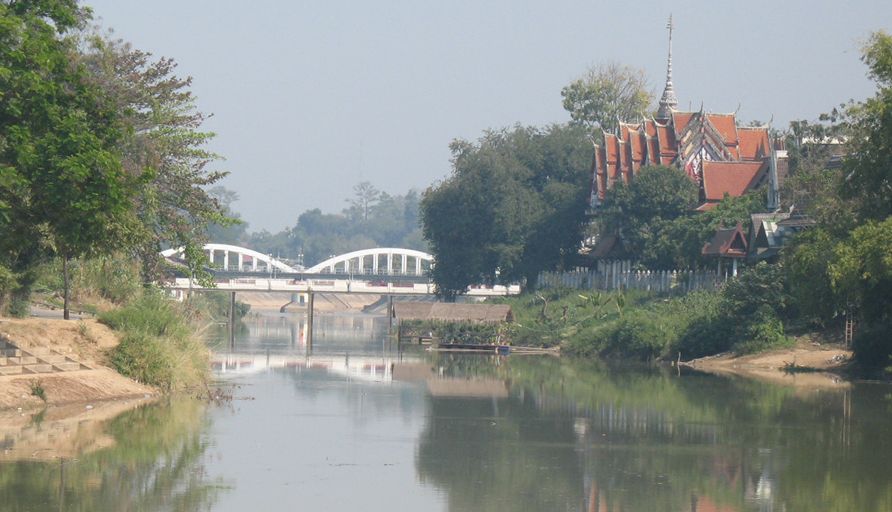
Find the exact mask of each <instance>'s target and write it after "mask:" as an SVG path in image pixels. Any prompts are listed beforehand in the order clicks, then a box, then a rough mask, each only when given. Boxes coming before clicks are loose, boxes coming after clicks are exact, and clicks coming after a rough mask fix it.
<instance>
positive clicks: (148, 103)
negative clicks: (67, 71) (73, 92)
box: [81, 31, 234, 280]
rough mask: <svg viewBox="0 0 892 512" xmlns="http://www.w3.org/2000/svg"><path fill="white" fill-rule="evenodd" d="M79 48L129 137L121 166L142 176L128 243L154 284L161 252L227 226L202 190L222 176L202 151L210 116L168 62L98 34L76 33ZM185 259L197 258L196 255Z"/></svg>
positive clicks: (198, 240) (193, 243)
mask: <svg viewBox="0 0 892 512" xmlns="http://www.w3.org/2000/svg"><path fill="white" fill-rule="evenodd" d="M81 47H82V50H81V52H82V54H81V59H82V61H83V63H84V65H85V66H86V67H87V68H88V69H89V70H90V76H91V80H92V82H93V83H94V84H95V86H96V87H98V88H99V89H101V90H102V91H104V92H105V94H106V96H107V98H108V101H110V103H111V106H112V108H114V109H115V111H116V112H119V113H120V115H121V122H122V125H123V128H124V130H126V133H127V136H126V137H124V138H123V139H122V140H121V141H120V143H119V144H118V147H117V149H118V151H119V152H120V154H121V155H122V159H123V164H124V167H125V169H126V170H127V172H128V173H129V174H130V175H132V176H140V177H142V179H141V180H140V181H139V187H138V200H137V201H136V204H135V207H134V212H135V214H136V215H137V217H138V218H139V219H140V223H139V226H138V229H137V230H136V232H135V233H133V243H132V244H131V246H132V247H134V252H135V253H136V254H137V255H138V256H139V257H140V259H141V260H142V262H143V278H144V279H146V280H152V279H155V278H157V277H158V272H159V263H160V259H159V257H158V252H159V251H160V250H161V249H162V248H164V247H187V248H188V247H192V248H198V247H201V245H202V244H203V243H204V242H205V240H206V239H207V237H206V233H207V230H208V227H209V225H211V224H216V225H218V226H222V227H226V226H229V225H232V224H233V222H234V219H231V218H229V217H227V216H226V215H225V212H226V210H225V207H224V205H222V204H221V203H220V201H219V198H218V197H216V196H215V195H214V194H213V193H211V192H210V191H209V189H208V187H210V186H211V185H213V184H215V183H216V182H218V181H219V180H220V179H222V178H223V177H224V176H225V175H226V173H224V172H220V171H214V170H209V168H208V167H209V165H211V164H212V163H213V162H214V161H216V160H218V159H219V156H218V155H216V154H214V153H212V152H210V151H209V150H208V149H206V144H207V142H208V141H210V140H211V139H212V138H213V137H214V134H213V133H210V132H206V131H202V129H201V127H202V124H203V123H204V121H205V120H206V119H207V117H208V116H207V115H206V114H204V113H202V112H201V111H199V110H198V109H197V107H196V105H195V97H194V95H193V94H192V92H191V91H190V90H189V87H190V86H191V83H192V79H191V78H190V77H186V78H182V77H179V76H177V75H176V74H175V73H176V66H177V65H176V62H175V61H174V60H173V59H170V58H159V59H155V58H154V57H153V56H152V55H151V54H150V53H147V52H144V51H141V50H138V49H135V48H133V47H132V46H131V45H130V44H129V43H126V42H124V41H121V40H118V39H112V38H110V37H108V36H107V35H103V34H99V33H97V32H96V31H93V32H87V33H84V34H83V35H82V37H81ZM186 255H187V256H188V257H199V258H203V256H202V255H201V251H195V250H187V251H186ZM202 262H203V260H202ZM191 266H193V267H195V268H199V267H200V263H199V262H198V261H196V262H191Z"/></svg>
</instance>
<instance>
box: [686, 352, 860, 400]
mask: <svg viewBox="0 0 892 512" xmlns="http://www.w3.org/2000/svg"><path fill="white" fill-rule="evenodd" d="M851 357H852V352H851V351H850V350H847V349H845V348H843V347H841V346H837V345H817V344H813V343H809V342H805V341H800V342H798V343H797V345H796V346H795V347H793V348H788V349H781V350H773V351H769V352H763V353H761V354H754V355H747V356H735V355H732V354H720V355H717V356H710V357H704V358H700V359H694V360H692V361H689V362H687V363H682V364H683V365H684V366H688V367H690V368H695V369H697V370H702V371H706V372H710V373H718V374H724V375H740V376H743V377H750V378H756V379H760V380H766V381H771V382H776V383H783V384H790V385H794V386H797V387H821V388H844V387H848V386H849V383H848V382H847V381H846V380H844V379H842V378H841V377H840V376H839V375H838V374H837V373H835V372H836V371H841V370H842V368H843V367H844V366H845V365H846V364H847V363H848V362H849V361H850V359H851ZM791 368H792V369H793V370H794V371H789V370H790V369H791Z"/></svg>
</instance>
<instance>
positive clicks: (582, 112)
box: [561, 62, 654, 132]
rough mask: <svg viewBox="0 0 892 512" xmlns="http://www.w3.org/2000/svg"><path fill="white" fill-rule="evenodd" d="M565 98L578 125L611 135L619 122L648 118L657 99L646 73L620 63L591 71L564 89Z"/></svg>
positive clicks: (609, 64) (565, 107)
mask: <svg viewBox="0 0 892 512" xmlns="http://www.w3.org/2000/svg"><path fill="white" fill-rule="evenodd" d="M561 96H562V97H563V98H564V109H565V110H567V112H569V113H570V118H571V119H573V122H574V123H576V124H580V125H582V126H585V127H587V128H589V130H591V129H593V128H595V127H600V128H602V129H603V130H605V131H607V132H612V131H614V130H615V129H616V128H617V121H618V120H623V121H627V120H633V119H637V118H639V117H640V116H641V115H646V114H647V113H648V110H649V109H650V107H651V105H652V104H653V100H654V96H653V93H652V92H651V91H650V89H649V87H648V84H647V76H646V74H645V73H644V71H643V70H641V69H635V68H632V67H629V66H624V65H622V64H618V63H616V62H611V63H608V64H604V65H601V66H596V67H592V68H590V69H589V70H588V71H586V73H585V74H584V75H583V76H582V77H580V78H578V79H576V80H574V81H573V82H571V83H570V84H569V85H567V86H566V87H564V88H563V89H562V90H561Z"/></svg>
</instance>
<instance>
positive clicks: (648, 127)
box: [644, 119, 657, 137]
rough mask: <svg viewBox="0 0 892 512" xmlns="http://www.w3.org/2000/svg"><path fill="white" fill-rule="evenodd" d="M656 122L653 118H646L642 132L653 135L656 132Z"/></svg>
mask: <svg viewBox="0 0 892 512" xmlns="http://www.w3.org/2000/svg"><path fill="white" fill-rule="evenodd" d="M656 124H657V123H656V122H655V121H654V120H653V119H647V120H645V121H644V133H646V134H647V136H648V137H653V136H654V135H656V134H657V126H656Z"/></svg>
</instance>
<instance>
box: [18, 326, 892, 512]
mask: <svg viewBox="0 0 892 512" xmlns="http://www.w3.org/2000/svg"><path fill="white" fill-rule="evenodd" d="M317 322H318V324H317V327H316V336H315V338H316V339H315V342H314V344H313V347H312V348H308V347H307V344H306V342H305V333H304V329H303V324H302V321H301V320H300V319H295V318H294V317H286V316H276V315H269V316H263V317H258V318H252V319H250V320H249V321H248V322H247V323H246V324H245V325H244V326H242V328H241V329H240V330H239V332H238V334H237V336H236V339H235V342H234V343H233V344H232V345H230V344H229V343H228V341H227V340H226V339H225V338H222V337H221V339H220V341H219V343H218V345H217V348H216V355H215V357H214V372H215V374H216V375H218V376H219V378H220V379H221V380H222V381H223V382H225V383H226V384H227V385H228V386H234V388H233V392H234V399H233V400H232V401H231V402H230V403H228V404H224V405H213V406H209V405H206V404H203V403H200V402H196V401H190V400H176V401H169V402H165V403H162V404H154V405H142V406H139V407H136V408H133V409H130V410H128V411H126V412H124V413H122V414H120V415H117V416H114V417H111V418H110V419H108V420H102V421H87V420H77V421H76V422H74V423H72V422H71V421H69V422H68V423H66V422H65V420H64V419H58V420H57V419H55V416H54V414H55V413H54V412H53V411H47V412H45V413H43V414H42V415H41V414H36V415H34V416H32V417H30V418H25V420H27V421H22V422H21V425H20V426H19V427H16V428H17V429H18V430H15V429H12V430H11V428H12V427H7V428H5V429H4V430H3V431H2V433H3V435H5V439H4V440H3V447H4V454H3V456H2V457H0V510H11V511H47V510H75V511H105V510H109V511H126V510H139V511H156V510H176V511H192V510H219V511H239V512H244V511H278V510H308V511H317V510H318V511H324V510H332V511H346V510H364V511H379V510H380V511H462V512H464V511H469V512H470V511H548V512H552V511H643V512H653V511H666V512H688V511H700V512H707V511H723V512H730V511H892V463H890V460H892V387H890V386H888V385H884V384H869V383H863V384H862V383H859V384H853V385H848V384H845V383H834V382H832V381H829V380H821V379H817V378H815V376H808V375H803V376H802V379H800V380H804V381H806V383H808V382H810V381H814V384H813V385H805V386H799V387H793V386H787V385H779V384H769V383H764V382H756V381H752V380H745V379H739V378H725V377H715V376H708V375H701V374H695V373H683V374H681V375H679V374H678V373H676V372H675V371H674V370H672V369H641V368H637V369H630V368H616V367H608V366H604V365H601V364H597V363H592V362H578V361H572V360H566V359H558V358H553V357H533V356H520V355H511V356H507V357H499V356H490V355H464V354H462V355H458V354H443V353H439V354H438V353H431V352H425V351H422V350H418V348H417V347H411V346H410V347H402V348H400V347H398V346H397V345H396V344H395V343H393V342H389V341H387V338H386V336H385V333H386V329H387V325H386V319H385V318H380V317H369V316H362V315H352V316H320V317H317ZM797 378H798V377H797ZM97 409H98V407H97ZM60 418H61V417H60ZM0 420H3V418H0ZM11 421H12V420H10V418H6V423H7V424H10V422H11ZM13 423H14V422H13ZM38 442H43V443H47V442H49V443H54V444H55V445H56V450H57V451H56V452H55V453H56V455H55V456H52V457H42V456H41V454H40V453H39V450H37V449H33V450H32V449H31V448H29V447H30V446H32V445H33V446H37V445H38V444H39V443H38ZM29 443H32V444H31V445H29ZM35 443H37V444H35ZM63 445H64V446H63ZM60 457H61V458H60Z"/></svg>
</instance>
